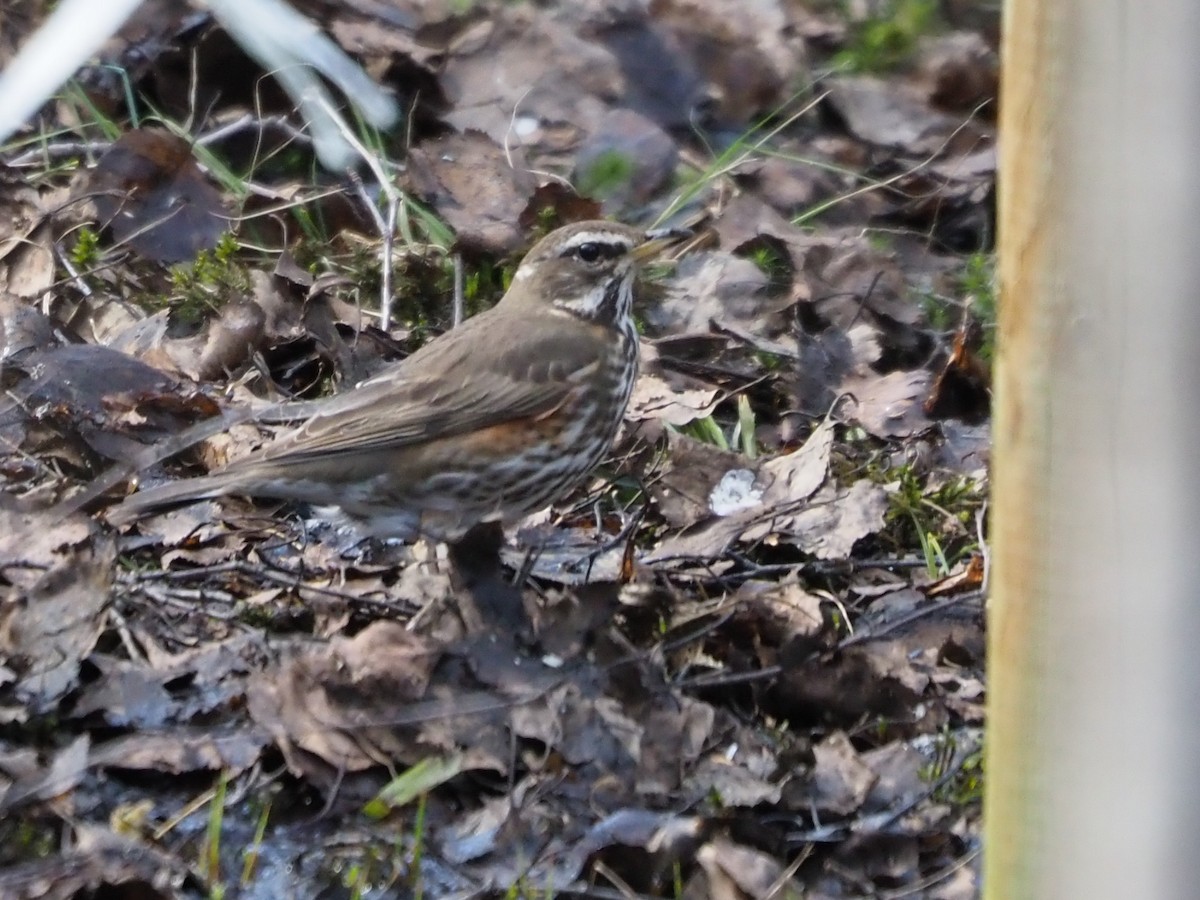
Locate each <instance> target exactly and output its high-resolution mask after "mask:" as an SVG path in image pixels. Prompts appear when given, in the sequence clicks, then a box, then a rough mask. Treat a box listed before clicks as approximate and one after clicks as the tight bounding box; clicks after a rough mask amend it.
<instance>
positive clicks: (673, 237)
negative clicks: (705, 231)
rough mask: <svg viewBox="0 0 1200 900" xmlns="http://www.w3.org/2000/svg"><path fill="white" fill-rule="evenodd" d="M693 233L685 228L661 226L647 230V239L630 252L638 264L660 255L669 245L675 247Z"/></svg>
mask: <svg viewBox="0 0 1200 900" xmlns="http://www.w3.org/2000/svg"><path fill="white" fill-rule="evenodd" d="M691 236H692V233H691V232H690V231H688V230H686V229H684V228H669V229H668V228H659V229H654V230H652V231H648V232H646V240H644V241H642V243H640V244H638V245H637V246H636V247H634V248H633V250H631V251H630V254H631V255H632V256H633V261H634V262H635V263H637V264H638V265H642V264H643V263H647V262H649V261H650V260H652V259H655V258H656V257H658V256H659V255H660V254H662V252H663V251H664V250H666V249H667V248H668V247H673V246H675V245H676V244H678V243H679V242H680V241H682V240H684V239H685V238H689V237H691Z"/></svg>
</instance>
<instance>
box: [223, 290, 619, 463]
mask: <svg viewBox="0 0 1200 900" xmlns="http://www.w3.org/2000/svg"><path fill="white" fill-rule="evenodd" d="M488 319H489V317H488V315H487V314H486V313H484V314H481V315H479V316H476V317H474V318H472V319H469V320H468V321H467V322H465V323H464V324H463V325H461V326H459V327H458V328H457V329H455V330H454V331H451V332H448V333H447V334H446V335H445V336H444V337H442V338H440V339H438V340H437V341H436V342H434V343H432V344H428V345H426V347H423V348H422V349H421V350H419V351H417V352H416V353H414V354H412V355H411V356H409V357H407V358H406V359H404V360H402V361H400V362H399V363H396V364H394V365H393V366H392V367H390V368H388V369H385V370H384V371H383V372H381V373H379V374H378V375H376V376H375V377H373V378H371V379H369V380H367V381H365V382H363V383H362V384H360V385H359V386H358V387H356V388H354V389H352V390H350V391H347V392H346V393H345V394H343V395H341V396H340V397H336V398H333V399H331V400H328V401H324V402H323V403H322V404H321V407H320V409H319V410H318V411H317V412H315V413H314V414H312V416H311V418H309V419H308V420H307V421H306V422H305V423H304V424H303V425H301V426H300V427H299V428H297V429H296V430H295V431H293V432H290V433H288V434H285V435H282V436H280V437H278V438H276V439H275V440H274V441H273V442H272V443H271V444H269V445H268V446H267V447H265V448H263V450H262V451H260V452H258V453H255V454H251V455H250V456H248V457H245V458H244V459H242V460H238V461H237V462H234V463H232V464H231V465H230V466H229V468H228V469H227V470H226V471H228V472H231V473H232V472H234V471H236V470H240V469H242V468H244V467H250V466H256V465H258V464H261V463H270V464H271V465H272V466H275V465H285V466H286V465H289V464H291V463H307V462H313V461H317V460H319V459H321V458H324V457H331V456H336V455H338V454H343V453H348V452H352V453H356V454H357V453H364V452H371V451H380V450H388V449H396V448H400V447H405V446H409V445H412V444H417V443H421V442H424V441H429V440H432V439H435V438H439V437H447V436H451V435H456V434H464V433H468V432H472V431H476V430H479V429H482V428H487V427H489V426H492V425H498V424H501V423H503V422H508V421H512V420H515V419H521V418H526V417H530V416H533V417H536V416H540V415H545V414H547V413H549V412H551V411H553V410H554V409H555V408H557V407H558V406H559V405H560V404H561V403H562V402H563V401H564V400H565V399H566V398H567V396H568V394H569V392H570V391H571V390H572V389H573V388H575V387H576V386H577V385H578V384H579V383H580V382H581V381H582V380H584V379H586V378H587V377H588V375H589V374H590V373H592V372H593V371H595V368H596V366H597V365H598V364H599V361H600V359H601V355H602V353H603V352H604V348H605V344H604V341H603V338H602V336H601V335H599V334H597V333H593V331H592V330H591V329H569V330H563V329H558V328H555V329H540V330H541V331H542V333H541V334H537V333H534V334H523V335H522V336H521V339H520V342H519V350H518V349H515V347H514V345H515V344H517V342H515V341H511V340H505V339H504V335H502V334H495V335H492V336H491V339H488V340H483V341H481V340H479V335H478V332H480V331H485V330H487V329H488V327H489V324H490V323H489V321H488ZM532 330H533V331H535V332H537V331H538V330H539V329H537V328H536V326H534V327H532ZM473 334H474V337H473V336H472V335H473ZM306 406H307V407H308V408H309V410H311V409H312V405H311V404H306Z"/></svg>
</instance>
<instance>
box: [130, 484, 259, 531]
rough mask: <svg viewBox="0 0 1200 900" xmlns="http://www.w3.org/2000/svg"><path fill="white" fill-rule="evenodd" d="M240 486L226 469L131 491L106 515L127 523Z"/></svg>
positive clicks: (224, 492)
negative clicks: (143, 515) (165, 507)
mask: <svg viewBox="0 0 1200 900" xmlns="http://www.w3.org/2000/svg"><path fill="white" fill-rule="evenodd" d="M237 485H238V479H237V477H236V476H234V475H232V474H231V473H224V472H222V473H218V474H216V475H204V476H201V477H199V478H185V479H183V480H181V481H173V482H171V483H170V484H160V485H157V486H156V487H152V488H146V489H145V490H141V491H138V492H137V493H136V494H130V495H129V496H128V497H126V498H125V499H124V500H122V501H121V502H120V503H119V504H117V505H116V506H114V507H113V508H112V509H110V510H109V511H108V512H107V514H106V518H107V519H108V521H109V523H110V524H112V525H127V524H129V523H130V522H132V521H134V520H135V519H137V518H138V517H139V516H141V515H142V514H143V513H146V512H148V511H149V510H152V509H159V508H161V507H164V506H175V505H178V504H180V503H187V502H189V501H192V500H207V499H211V498H213V497H220V496H223V495H225V494H228V493H230V491H233V490H236V489H237Z"/></svg>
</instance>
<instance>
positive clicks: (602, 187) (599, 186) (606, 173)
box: [576, 150, 633, 200]
mask: <svg viewBox="0 0 1200 900" xmlns="http://www.w3.org/2000/svg"><path fill="white" fill-rule="evenodd" d="M632 178H633V160H632V159H630V158H629V157H628V156H627V155H626V154H624V153H621V152H620V151H619V150H605V151H604V152H603V153H601V154H600V155H599V156H597V157H596V158H595V159H594V160H592V161H591V162H590V163H589V164H588V166H587V167H586V168H585V169H584V170H583V171H582V172H580V173H579V178H578V179H577V184H576V188H577V189H578V190H579V193H581V194H583V195H584V196H587V197H597V198H599V199H602V200H604V199H607V198H609V197H613V196H615V195H617V194H619V193H620V192H621V191H622V190H624V189H625V188H626V187H627V186H628V185H629V182H630V181H631V180H632Z"/></svg>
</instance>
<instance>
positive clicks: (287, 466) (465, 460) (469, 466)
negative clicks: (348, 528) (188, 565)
mask: <svg viewBox="0 0 1200 900" xmlns="http://www.w3.org/2000/svg"><path fill="white" fill-rule="evenodd" d="M674 239H675V237H674V236H650V235H647V234H646V233H645V232H643V231H639V230H637V229H635V228H631V227H629V226H625V225H621V224H616V223H612V222H603V221H594V222H580V223H576V224H573V225H568V226H566V227H564V228H560V229H558V230H556V231H553V232H551V233H550V234H549V235H547V236H546V237H544V238H542V239H541V240H540V241H539V242H538V243H537V244H535V245H534V247H533V248H532V249H531V250H530V251H529V252H528V254H526V256H525V258H524V259H523V260H522V262H521V264H520V265H519V266H518V268H517V270H516V273H515V274H514V275H513V279H512V284H511V286H510V287H509V289H508V291H507V292H506V293H505V295H504V297H503V298H502V299H501V300H500V302H499V303H497V304H496V305H495V306H494V307H493V308H491V309H489V310H487V311H486V312H483V313H480V314H479V315H477V316H474V317H472V318H470V319H468V320H467V321H465V322H464V323H463V324H462V325H460V326H459V327H457V328H455V329H453V330H451V331H449V332H447V333H445V334H443V335H442V336H440V337H438V338H436V339H434V340H432V341H430V342H429V343H428V344H426V345H425V346H423V347H422V348H421V349H419V350H417V351H416V352H415V353H413V354H412V355H410V356H408V357H406V358H405V359H403V360H401V361H399V362H397V363H393V364H392V365H391V366H389V367H388V368H386V369H384V370H383V371H381V372H380V373H379V374H377V375H375V376H374V377H372V378H370V379H368V380H366V381H364V382H362V383H360V384H359V385H357V386H356V387H354V388H352V389H351V390H349V391H347V392H345V393H343V394H341V395H338V396H335V397H332V398H330V399H328V400H322V401H317V402H316V403H311V402H310V403H305V404H302V405H300V406H298V407H297V408H299V409H302V410H303V413H304V416H305V418H304V419H303V421H301V422H300V423H299V424H298V426H297V427H295V428H294V430H291V431H286V432H284V433H281V434H280V435H278V436H276V437H275V438H273V439H272V440H270V441H269V442H268V443H266V444H265V445H263V446H262V447H261V448H259V449H258V450H256V451H255V452H253V453H251V454H249V455H248V456H246V457H244V458H242V459H238V460H235V461H233V462H231V463H230V464H229V465H228V466H227V467H225V468H224V469H222V470H220V471H217V472H214V473H211V474H209V475H206V476H202V477H198V478H192V479H188V480H183V481H179V482H175V483H172V484H167V485H163V486H158V487H152V488H149V489H146V490H142V491H139V492H138V493H135V494H133V495H131V496H130V497H128V498H126V500H125V501H124V502H123V503H122V504H121V505H120V506H118V507H117V508H116V510H114V511H113V512H114V513H115V515H110V520H113V521H121V520H128V519H130V518H132V517H134V516H136V515H137V514H139V513H140V512H142V511H144V510H148V509H151V508H155V507H160V506H164V505H170V504H178V503H181V502H184V501H190V500H197V499H201V498H212V497H218V496H222V495H228V494H245V495H250V496H257V497H267V498H276V499H284V500H297V501H306V502H309V503H313V504H318V505H329V506H336V507H339V508H340V509H341V511H342V513H344V514H345V515H346V516H348V517H349V518H351V519H352V520H354V521H355V523H356V524H357V525H358V528H359V531H360V532H361V533H362V534H363V535H364V536H385V537H400V538H405V539H410V538H413V537H416V536H418V535H420V536H425V537H429V538H433V539H435V540H441V541H448V542H454V541H457V540H459V539H460V538H462V536H463V535H464V534H466V533H467V532H468V531H469V530H471V529H472V528H474V527H475V526H477V525H481V524H482V523H493V522H500V523H502V522H511V521H515V520H518V519H520V518H522V517H524V516H525V515H528V514H529V513H531V512H534V511H536V510H539V509H542V508H544V507H545V506H547V505H549V504H550V503H552V502H554V501H555V500H557V499H559V498H561V497H563V496H564V495H565V494H567V493H568V492H570V491H571V490H572V489H573V488H574V487H576V486H577V485H578V484H579V483H580V482H581V481H582V480H583V479H584V478H586V477H587V475H588V473H589V472H591V470H592V469H593V468H594V467H595V466H596V465H597V463H599V462H600V460H601V459H602V458H603V457H604V456H605V454H606V453H607V452H608V450H609V449H610V447H611V446H612V443H613V439H614V437H615V435H616V433H617V429H618V427H619V426H620V423H621V419H622V417H623V415H624V412H625V407H626V404H627V403H628V401H629V394H630V391H631V390H632V389H633V382H634V378H635V377H636V374H637V360H638V339H637V332H636V330H635V328H634V322H633V316H632V306H633V299H634V298H633V294H634V278H635V274H636V271H637V269H638V267H639V265H640V264H641V263H643V262H645V261H646V260H648V259H651V258H653V257H655V256H657V255H658V254H659V253H660V252H661V251H662V250H663V249H664V248H665V247H666V246H668V245H670V243H671V242H672V241H673V240H674Z"/></svg>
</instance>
